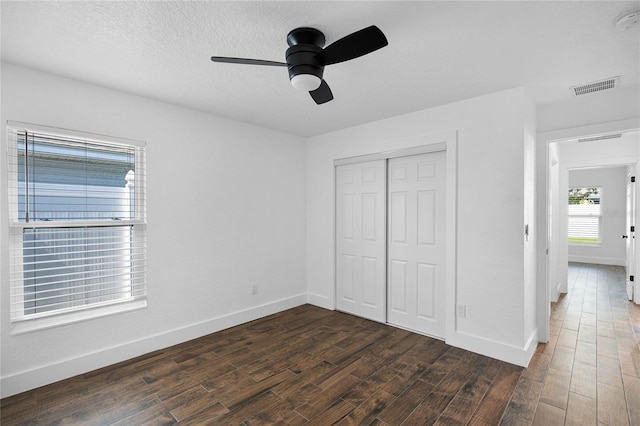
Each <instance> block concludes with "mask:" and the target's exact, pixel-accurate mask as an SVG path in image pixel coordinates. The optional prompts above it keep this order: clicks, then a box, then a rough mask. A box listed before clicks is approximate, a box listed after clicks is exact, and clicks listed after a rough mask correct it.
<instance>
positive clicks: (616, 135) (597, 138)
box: [578, 133, 622, 142]
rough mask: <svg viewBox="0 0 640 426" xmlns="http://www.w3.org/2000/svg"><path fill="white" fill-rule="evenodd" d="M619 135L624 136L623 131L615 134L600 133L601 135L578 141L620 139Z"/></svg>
mask: <svg viewBox="0 0 640 426" xmlns="http://www.w3.org/2000/svg"><path fill="white" fill-rule="evenodd" d="M619 137H622V133H618V134H614V135H600V136H593V137H590V138H583V139H578V142H595V141H603V140H605V139H618V138H619Z"/></svg>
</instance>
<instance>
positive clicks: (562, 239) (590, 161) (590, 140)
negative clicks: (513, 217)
mask: <svg viewBox="0 0 640 426" xmlns="http://www.w3.org/2000/svg"><path fill="white" fill-rule="evenodd" d="M580 131H581V130H580V129H576V130H575V133H574V135H573V136H572V137H564V138H558V139H554V138H544V137H543V138H542V139H543V140H542V142H543V143H544V144H545V152H546V164H547V174H546V182H547V185H546V191H547V193H546V201H547V203H546V209H547V210H546V212H545V213H546V215H545V217H546V227H544V228H545V229H546V234H547V235H546V237H547V238H546V240H547V247H546V250H547V252H546V254H547V256H546V274H544V275H542V276H546V278H547V279H546V285H545V286H544V287H540V288H539V294H541V293H543V294H545V297H544V298H543V299H540V298H539V299H538V300H542V302H541V303H542V304H541V306H540V307H541V311H540V310H539V314H538V315H539V321H538V324H539V331H540V337H541V338H540V340H541V341H548V338H549V334H548V324H549V323H548V318H549V315H550V303H551V302H554V301H556V300H557V297H558V296H559V294H561V293H566V292H567V291H568V286H567V280H568V278H569V277H568V275H567V270H568V263H569V261H570V260H574V261H578V262H584V263H600V264H609V265H619V266H622V267H626V268H628V269H630V268H633V267H634V266H633V265H635V264H637V263H638V259H637V257H638V252H637V251H635V252H634V253H633V254H629V251H628V250H627V251H625V250H624V248H623V246H624V242H623V240H622V239H621V237H622V236H623V235H624V234H626V233H627V232H625V228H624V217H625V215H627V214H628V215H630V216H632V217H635V214H634V213H633V212H628V213H627V210H626V204H625V202H624V199H623V200H622V201H621V204H620V205H619V206H618V207H616V208H614V209H607V208H604V207H603V209H604V210H603V212H602V215H609V216H612V215H613V216H617V217H618V218H619V219H620V223H622V224H623V225H620V229H619V232H617V233H615V235H614V234H612V233H609V234H608V235H607V236H606V239H607V241H609V242H611V241H613V239H614V238H615V242H616V244H617V245H618V246H619V247H620V250H621V252H618V253H619V254H618V255H616V256H615V259H612V258H611V256H610V258H604V259H600V261H595V260H596V258H595V257H594V259H589V258H588V257H589V255H587V254H585V253H586V251H585V250H586V249H585V250H583V251H582V254H581V255H579V256H583V257H582V258H580V257H578V258H576V256H577V255H576V253H575V251H574V253H573V254H572V256H571V258H570V255H569V248H568V246H569V244H568V241H567V235H568V206H567V194H568V188H569V170H577V169H582V170H588V169H598V168H614V167H618V168H620V170H622V174H623V177H622V178H621V180H620V182H619V190H620V191H621V193H622V194H623V195H622V197H624V193H625V191H626V187H627V185H626V184H625V181H626V174H627V173H626V170H627V168H628V167H634V168H635V169H636V170H637V164H638V161H639V158H640V138H639V132H638V129H637V128H630V129H627V130H609V131H607V132H599V133H596V134H594V133H589V132H587V131H586V130H585V133H582V134H581V133H580ZM564 134H565V135H566V134H567V132H566V131H565V132H564ZM545 139H546V140H545ZM589 185H591V184H589ZM633 191H634V196H636V197H637V195H638V194H637V191H638V188H635V189H634V190H633ZM603 197H606V194H605V195H604V196H603ZM603 199H604V198H603ZM585 246H586V244H583V249H584V247H585ZM630 246H631V245H630ZM587 251H588V250H587ZM620 253H621V254H620ZM636 285H637V283H636ZM633 290H637V289H636V288H634V289H633ZM635 293H636V294H637V291H636V292H635ZM635 300H636V302H638V299H637V298H636V299H635ZM540 315H543V316H540Z"/></svg>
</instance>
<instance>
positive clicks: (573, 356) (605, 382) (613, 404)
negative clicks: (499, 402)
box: [502, 263, 640, 425]
mask: <svg viewBox="0 0 640 426" xmlns="http://www.w3.org/2000/svg"><path fill="white" fill-rule="evenodd" d="M568 288H569V292H568V293H567V294H565V295H562V296H561V297H560V299H559V300H558V303H554V304H552V311H551V319H550V339H549V343H548V344H546V345H542V344H540V345H539V346H538V348H537V350H536V353H535V354H534V356H533V359H532V360H531V363H530V365H529V368H527V369H525V370H524V371H523V373H522V376H521V377H520V380H519V382H518V384H517V386H516V389H515V390H514V393H513V396H512V398H511V401H510V403H509V406H508V407H507V410H506V411H505V414H504V417H503V419H502V424H504V425H531V424H533V425H562V424H567V425H639V424H640V345H639V343H638V342H640V306H638V305H634V304H632V303H631V302H629V301H628V300H627V297H626V293H625V272H624V268H622V267H619V266H606V265H590V264H584V263H570V264H569V282H568Z"/></svg>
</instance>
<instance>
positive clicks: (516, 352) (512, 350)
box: [447, 328, 538, 367]
mask: <svg viewBox="0 0 640 426" xmlns="http://www.w3.org/2000/svg"><path fill="white" fill-rule="evenodd" d="M447 344H451V343H449V342H447ZM537 345H538V329H537V328H536V329H534V330H533V331H532V332H531V334H530V335H529V337H528V338H527V341H526V343H525V345H524V347H519V346H514V345H509V344H507V343H502V342H498V341H496V340H491V339H485V338H483V337H478V336H474V335H472V334H467V333H461V332H458V333H456V337H455V345H453V346H457V347H459V348H461V349H466V350H468V351H471V352H475V353H477V354H480V355H484V356H488V357H491V358H495V359H499V360H500V361H504V362H508V363H511V364H515V365H519V366H521V367H527V366H528V365H529V361H531V357H533V353H534V352H535V350H536V347H537Z"/></svg>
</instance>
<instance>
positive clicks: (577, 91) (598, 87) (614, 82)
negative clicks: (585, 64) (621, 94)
mask: <svg viewBox="0 0 640 426" xmlns="http://www.w3.org/2000/svg"><path fill="white" fill-rule="evenodd" d="M618 84H620V77H611V78H606V79H604V80H600V81H594V82H591V83H587V84H581V85H580V86H573V87H572V88H571V93H573V95H574V96H580V95H587V94H589V93H595V92H601V91H603V90H609V89H613V88H615V87H618Z"/></svg>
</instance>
